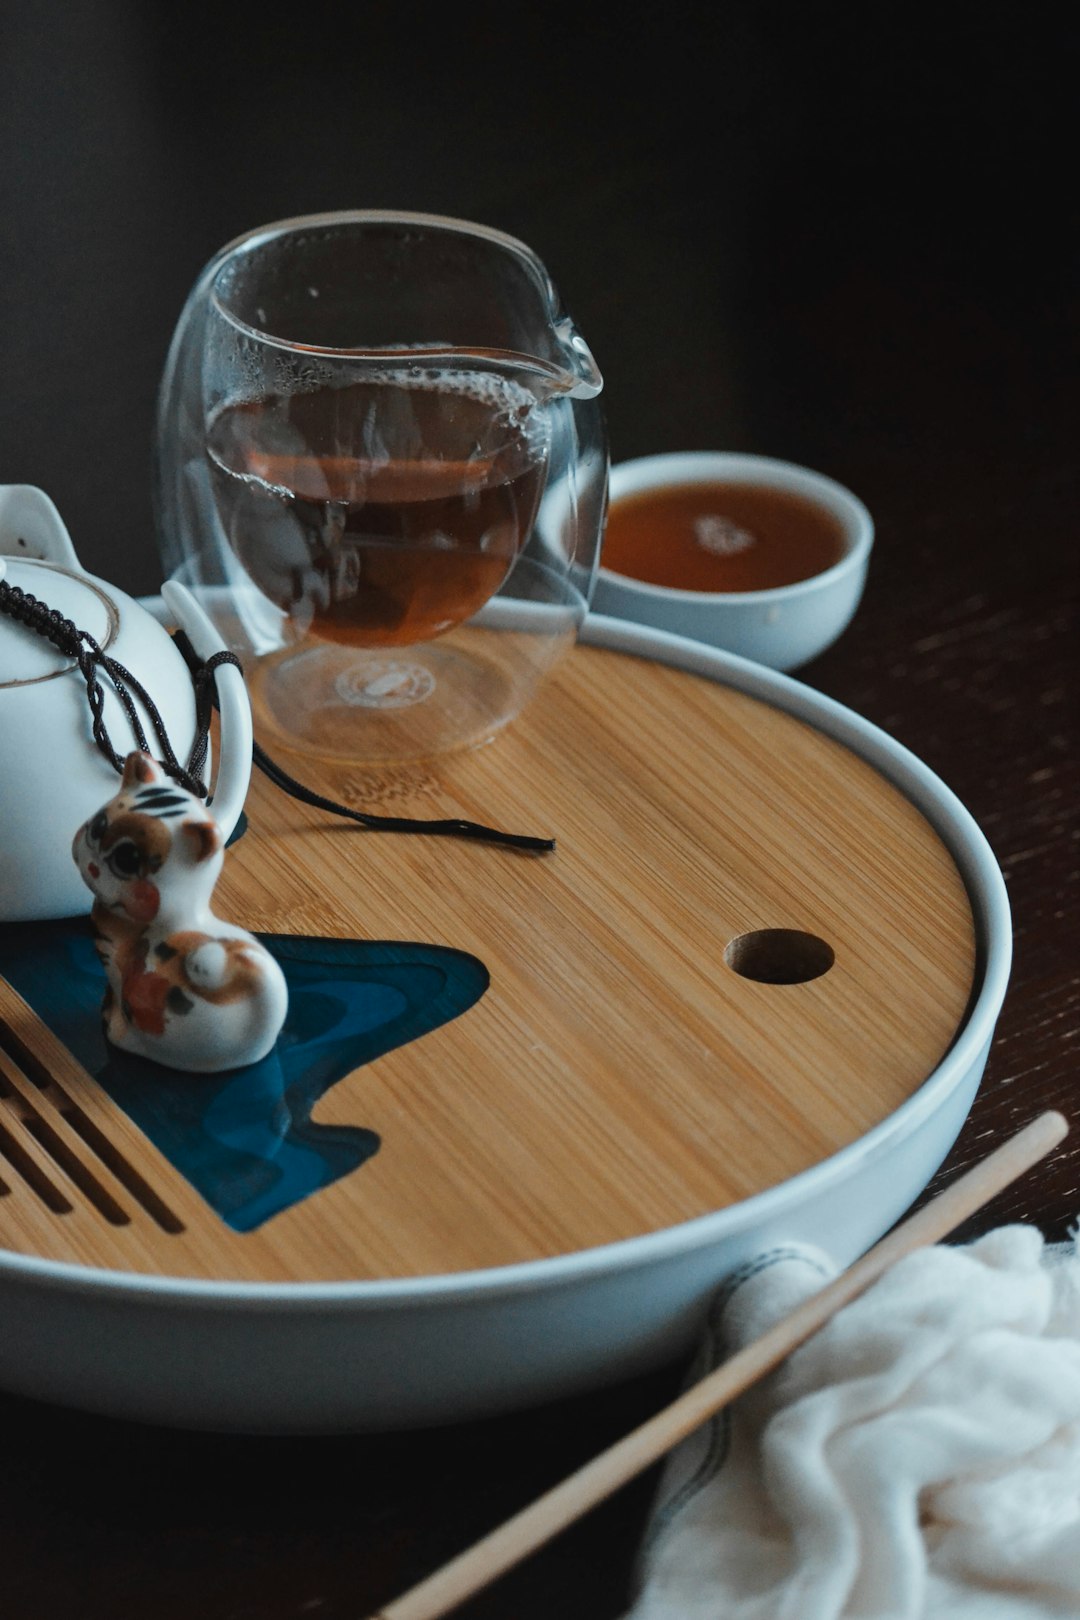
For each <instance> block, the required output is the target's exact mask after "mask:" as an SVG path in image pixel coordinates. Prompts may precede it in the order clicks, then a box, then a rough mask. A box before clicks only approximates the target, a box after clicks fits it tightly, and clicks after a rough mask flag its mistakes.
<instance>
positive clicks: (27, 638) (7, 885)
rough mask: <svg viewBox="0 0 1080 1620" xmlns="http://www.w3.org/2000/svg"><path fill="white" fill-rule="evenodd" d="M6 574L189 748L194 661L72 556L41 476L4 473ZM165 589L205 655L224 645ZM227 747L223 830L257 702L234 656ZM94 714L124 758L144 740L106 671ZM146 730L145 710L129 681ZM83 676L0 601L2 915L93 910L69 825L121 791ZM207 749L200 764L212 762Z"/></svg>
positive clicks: (242, 772)
mask: <svg viewBox="0 0 1080 1620" xmlns="http://www.w3.org/2000/svg"><path fill="white" fill-rule="evenodd" d="M0 577H2V578H4V579H6V581H7V583H8V584H9V585H17V586H19V587H20V588H21V589H22V590H23V591H25V592H27V593H29V594H30V595H32V596H34V597H36V598H37V599H38V600H39V601H42V602H44V603H46V604H47V605H48V606H49V607H51V608H55V609H57V610H58V611H59V612H60V613H61V614H62V615H63V616H64V617H65V618H67V619H70V620H71V621H72V623H73V624H74V625H76V626H77V627H78V629H80V630H84V631H87V632H88V633H89V634H90V635H91V636H93V637H94V639H95V640H96V641H97V642H98V644H99V645H100V646H101V648H102V649H103V650H104V651H105V652H106V653H107V654H108V655H109V657H110V658H114V659H116V660H117V662H118V663H120V664H122V665H123V666H124V667H125V669H128V670H130V672H131V673H132V675H134V676H135V678H136V679H137V680H138V681H139V682H140V684H141V685H142V686H143V687H144V688H145V689H146V691H147V693H148V694H149V696H150V697H151V699H152V700H153V702H154V703H155V705H156V706H157V709H158V711H159V713H160V715H161V718H162V720H163V722H164V725H165V730H166V733H167V735H168V738H169V741H170V742H171V744H172V747H173V749H174V751H175V754H176V756H177V758H178V759H180V760H181V761H182V762H183V763H184V764H185V765H186V764H187V761H188V756H189V754H190V751H191V748H192V744H193V743H194V741H195V734H196V729H197V718H196V703H195V692H194V687H193V684H192V679H191V674H190V672H189V670H188V666H187V664H186V663H185V662H184V659H183V656H182V655H181V653H180V650H179V648H178V647H177V646H176V645H175V643H174V642H173V640H172V637H171V636H170V635H169V633H168V632H167V630H166V629H165V628H164V626H163V625H161V624H159V623H158V621H157V619H155V618H154V616H153V615H152V614H151V613H150V612H149V611H148V610H147V609H146V608H145V607H143V606H142V605H141V604H140V603H138V602H136V601H135V600H134V599H133V598H132V597H130V596H127V595H125V593H124V592H123V591H120V590H117V589H116V587H115V586H113V585H108V584H106V583H105V582H104V581H103V580H100V579H96V578H94V576H93V575H91V574H88V573H86V571H85V570H84V569H83V568H82V567H81V566H80V564H79V559H78V557H77V556H76V555H75V549H74V547H73V545H72V543H71V539H70V537H69V535H68V532H67V530H66V528H65V527H64V524H63V522H62V521H61V518H60V514H59V513H58V512H57V510H56V507H55V506H54V504H53V502H52V501H51V500H50V499H49V497H48V496H47V495H46V494H45V492H44V491H43V490H40V489H37V488H35V487H34V486H33V485H29V484H10V485H7V486H0ZM161 594H162V599H163V601H164V603H165V606H166V608H167V610H168V612H169V615H170V617H171V619H172V620H173V621H174V622H175V623H176V624H177V625H178V626H179V628H180V629H182V630H183V631H184V632H185V634H186V635H187V637H188V640H189V641H190V642H191V645H192V647H193V648H194V650H195V652H196V653H197V654H198V656H199V657H200V658H203V659H206V658H209V657H211V656H212V655H213V654H214V653H216V652H223V651H224V650H225V648H224V644H223V643H222V641H221V639H220V637H219V636H218V634H217V632H216V631H215V630H214V628H213V626H212V625H211V623H210V621H209V619H207V617H206V615H205V614H204V613H203V612H202V609H201V608H200V607H199V605H198V603H197V602H196V601H195V600H194V598H193V597H192V596H191V595H190V593H189V592H188V591H186V590H185V589H184V587H183V586H181V585H179V584H176V583H175V582H170V583H168V584H166V585H165V586H164V587H163V589H162V593H161ZM216 681H217V691H218V699H219V703H220V709H221V731H220V740H221V758H220V760H219V761H218V766H217V775H216V779H215V780H214V784H213V798H212V808H213V813H214V818H215V820H216V821H217V823H218V825H219V826H220V828H221V832H222V835H223V836H224V837H225V838H227V837H228V836H229V834H230V832H231V831H232V830H233V828H234V827H235V825H236V822H237V820H238V818H239V815H240V811H241V810H242V808H243V804H244V799H245V796H246V794H247V789H248V783H249V781H250V778H251V762H252V727H251V708H250V705H249V702H248V696H247V688H246V686H245V683H244V678H243V675H242V674H241V672H240V670H239V669H237V668H236V667H235V665H229V664H224V665H222V666H220V667H219V668H218V670H217V671H216ZM101 689H102V691H103V694H104V706H103V709H102V719H103V721H104V723H105V727H106V730H107V731H108V735H109V738H110V740H111V742H112V745H113V748H114V749H115V750H116V752H117V754H118V755H119V756H120V758H121V759H122V758H123V757H124V756H125V755H126V754H127V753H128V752H129V751H130V750H131V749H133V748H135V747H137V746H138V742H137V739H136V738H135V736H134V735H133V729H132V726H131V723H130V721H129V719H128V717H127V715H126V714H125V712H124V708H123V706H122V704H121V702H120V700H119V699H118V697H117V696H116V693H115V691H114V690H113V688H112V685H111V682H110V681H109V680H108V679H107V678H106V677H105V676H102V679H101ZM132 696H133V698H134V701H135V707H136V710H137V711H138V713H139V717H140V720H141V722H142V725H143V728H144V730H145V733H146V736H147V738H148V739H149V740H150V742H151V744H152V745H154V743H155V735H156V734H155V730H154V726H153V722H152V719H151V717H150V716H149V715H148V714H147V713H146V712H145V709H144V708H143V705H142V704H141V703H140V702H139V701H138V699H137V698H135V697H134V694H132ZM92 728H93V716H92V712H91V708H90V703H89V700H88V696H87V688H86V681H85V679H84V677H83V675H82V673H81V672H80V670H79V668H78V665H77V664H76V663H75V662H74V660H73V659H72V658H71V657H69V656H68V655H66V654H65V653H63V652H61V651H59V650H58V649H57V648H56V647H55V646H53V645H52V643H51V642H49V641H47V640H46V639H45V638H44V637H42V636H41V635H39V634H38V633H37V632H35V631H34V630H32V629H31V628H29V627H28V626H27V625H25V624H22V623H19V622H18V621H17V620H14V619H12V618H9V617H7V616H6V615H5V614H2V613H0V923H5V922H29V921H33V920H38V919H43V918H48V917H70V916H77V915H81V914H83V913H85V912H87V911H88V910H89V909H90V905H91V898H92V897H91V895H90V893H89V891H88V890H87V888H86V887H85V885H84V883H83V881H82V879H81V877H80V876H79V872H78V870H77V868H76V866H75V863H74V861H73V860H72V856H71V842H72V838H73V837H74V835H75V832H76V829H77V828H78V827H79V826H80V825H81V824H82V823H83V822H84V821H85V820H86V818H87V817H88V816H89V815H91V814H92V813H93V812H94V810H95V809H96V808H97V807H98V806H99V805H100V804H102V803H103V801H104V800H105V799H107V798H109V797H110V795H111V793H113V792H115V791H116V786H117V782H118V777H117V774H116V771H115V769H114V767H113V766H112V765H111V764H110V762H109V761H108V760H107V759H106V757H105V755H104V754H103V753H102V752H101V750H100V749H99V748H98V746H97V744H96V742H95V741H94V735H93V729H92ZM210 765H211V761H210V758H209V755H208V756H207V761H206V764H205V766H204V775H208V774H209V772H210Z"/></svg>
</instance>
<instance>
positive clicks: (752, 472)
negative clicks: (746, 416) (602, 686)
mask: <svg viewBox="0 0 1080 1620" xmlns="http://www.w3.org/2000/svg"><path fill="white" fill-rule="evenodd" d="M717 482H722V483H738V484H757V485H760V486H761V487H763V488H766V489H781V490H788V491H790V492H791V493H792V494H795V495H802V496H804V497H805V498H807V499H809V500H811V501H813V502H814V503H815V504H816V505H818V506H821V507H823V508H824V509H825V510H826V511H828V512H830V513H832V514H833V515H834V516H835V517H836V518H837V519H838V520H839V522H840V525H841V528H842V531H843V537H844V554H843V556H842V557H841V559H840V561H839V562H837V563H835V564H834V565H833V566H832V567H831V568H826V569H825V570H823V572H821V573H819V574H813V575H811V577H810V578H809V579H803V580H799V581H798V582H797V583H796V584H793V585H780V586H776V587H774V588H773V589H771V590H762V591H729V592H720V591H715V592H714V591H687V590H676V589H673V588H671V587H670V586H666V585H650V584H646V583H644V582H643V581H642V580H639V579H632V578H630V577H629V575H626V574H617V573H615V572H613V571H612V570H611V569H609V568H607V567H605V566H604V560H603V552H602V551H601V557H600V569H599V572H598V574H597V580H596V589H595V592H594V594H593V600H592V608H593V611H594V612H596V613H602V614H606V615H609V616H610V617H612V618H616V619H628V620H630V621H632V622H633V623H635V624H645V625H650V626H652V627H653V628H654V629H656V630H668V631H671V632H672V633H673V634H674V635H679V636H690V637H692V638H693V639H694V640H695V641H704V642H706V643H707V644H708V645H709V646H711V647H721V648H723V649H724V650H725V651H726V652H733V653H738V654H739V656H740V657H742V658H751V659H753V660H754V662H755V663H759V664H767V665H768V666H769V667H770V668H771V669H781V670H787V669H796V668H797V667H798V666H799V665H800V664H806V663H809V661H810V660H811V659H812V658H816V657H817V655H818V654H819V653H821V652H824V650H825V648H826V647H828V646H830V645H831V643H832V642H834V641H835V640H836V638H837V637H838V636H839V635H840V634H841V633H842V632H843V631H844V630H845V629H846V628H847V626H848V624H849V623H850V622H851V619H852V617H853V615H854V613H855V609H856V608H857V607H858V605H859V601H860V599H861V597H862V593H863V586H864V585H865V583H866V570H867V565H868V563H869V560H870V549H871V547H872V545H873V542H874V523H873V519H872V518H871V516H870V513H869V512H868V511H867V509H866V507H865V506H864V505H863V503H862V501H860V500H859V499H858V497H857V496H855V495H853V494H852V493H851V491H850V490H849V489H845V487H844V486H843V484H838V483H837V482H836V481H835V479H832V478H827V477H825V475H824V474H823V473H818V472H812V471H811V470H810V468H808V467H799V466H796V465H795V463H794V462H790V461H777V460H775V459H774V458H773V457H771V456H749V455H736V454H733V453H728V452H727V451H719V450H717V451H713V450H703V451H675V452H672V453H670V454H663V455H655V456H642V457H640V458H639V459H638V460H636V461H623V462H620V463H618V464H617V465H616V466H614V467H612V469H611V476H610V484H609V492H610V504H611V505H612V506H614V505H615V503H616V502H618V501H619V500H621V499H622V498H623V497H624V496H628V495H638V494H641V493H643V492H644V491H646V490H653V489H662V488H665V487H670V486H671V485H675V484H712V483H717Z"/></svg>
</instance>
